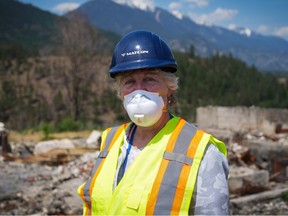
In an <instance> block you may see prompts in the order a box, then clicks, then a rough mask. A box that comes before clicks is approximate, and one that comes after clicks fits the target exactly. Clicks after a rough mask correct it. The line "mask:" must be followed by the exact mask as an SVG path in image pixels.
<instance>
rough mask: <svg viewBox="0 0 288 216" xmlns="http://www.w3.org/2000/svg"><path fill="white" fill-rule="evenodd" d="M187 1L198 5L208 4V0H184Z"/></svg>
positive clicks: (204, 5)
mask: <svg viewBox="0 0 288 216" xmlns="http://www.w3.org/2000/svg"><path fill="white" fill-rule="evenodd" d="M186 2H187V3H192V4H194V5H196V6H198V7H206V6H208V5H209V0H186Z"/></svg>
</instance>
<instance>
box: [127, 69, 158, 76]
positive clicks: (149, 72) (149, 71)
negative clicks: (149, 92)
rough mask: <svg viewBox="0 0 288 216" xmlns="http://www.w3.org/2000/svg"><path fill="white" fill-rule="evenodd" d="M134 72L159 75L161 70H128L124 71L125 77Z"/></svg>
mask: <svg viewBox="0 0 288 216" xmlns="http://www.w3.org/2000/svg"><path fill="white" fill-rule="evenodd" d="M134 74H143V75H159V74H160V72H159V71H158V70H156V69H138V70H133V71H128V72H126V73H123V77H128V76H131V75H134Z"/></svg>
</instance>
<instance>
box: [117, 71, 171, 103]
mask: <svg viewBox="0 0 288 216" xmlns="http://www.w3.org/2000/svg"><path fill="white" fill-rule="evenodd" d="M135 90H145V91H149V92H158V93H159V94H160V95H161V96H162V97H163V100H164V102H165V104H166V102H167V97H168V96H170V95H171V91H170V90H169V89H168V87H167V84H166V82H165V81H164V79H163V77H162V76H161V74H160V73H159V72H157V71H155V70H137V71H133V72H130V73H127V74H124V76H123V77H122V79H121V81H120V96H121V98H122V99H123V97H124V96H125V95H127V94H130V93H131V92H133V91H135Z"/></svg>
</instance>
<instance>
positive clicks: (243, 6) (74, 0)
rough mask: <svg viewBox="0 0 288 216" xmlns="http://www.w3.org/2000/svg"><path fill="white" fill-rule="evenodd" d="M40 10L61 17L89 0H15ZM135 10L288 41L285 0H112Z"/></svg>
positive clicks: (287, 19) (287, 17)
mask: <svg viewBox="0 0 288 216" xmlns="http://www.w3.org/2000/svg"><path fill="white" fill-rule="evenodd" d="M19 1H21V2H25V3H31V4H33V5H34V6H37V7H39V8H41V9H43V10H47V11H50V12H52V13H55V14H59V15H61V14H63V13H64V12H67V11H69V10H71V9H75V8H77V7H78V6H79V5H81V4H83V3H85V2H87V1H89V0H19ZM114 1H118V2H120V3H128V4H132V5H134V6H136V7H139V8H142V9H143V8H154V7H161V8H164V9H167V10H169V11H170V12H171V13H173V14H174V15H175V16H178V17H179V18H180V17H181V16H183V15H184V14H185V15H186V16H189V17H191V19H192V20H194V21H196V22H197V23H201V24H206V25H217V26H222V27H225V28H229V29H233V28H237V27H245V28H249V29H251V30H253V31H255V32H258V33H261V34H264V35H277V36H280V37H283V38H285V39H287V40H288V12H287V10H288V0H114Z"/></svg>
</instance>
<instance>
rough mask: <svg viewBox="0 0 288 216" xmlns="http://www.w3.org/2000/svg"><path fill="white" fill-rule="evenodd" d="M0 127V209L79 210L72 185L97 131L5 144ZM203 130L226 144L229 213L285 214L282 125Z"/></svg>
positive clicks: (85, 167) (287, 136) (287, 188)
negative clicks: (268, 130)
mask: <svg viewBox="0 0 288 216" xmlns="http://www.w3.org/2000/svg"><path fill="white" fill-rule="evenodd" d="M0 126H1V125H0ZM3 131H5V130H1V131H0V133H1V134H0V135H1V137H0V150H1V155H0V179H1V181H0V213H1V214H5V215H31V214H33V215H79V214H82V201H81V199H80V197H78V195H77V188H78V186H79V185H80V184H82V183H83V182H85V181H86V180H87V178H88V177H89V174H90V172H91V170H92V168H93V165H94V162H95V160H96V158H97V156H98V154H99V143H100V136H101V133H100V132H99V131H92V133H91V135H90V136H89V137H87V139H86V138H85V139H61V140H49V141H41V142H38V143H35V142H21V141H19V142H10V143H8V142H9V141H8V139H6V138H7V133H6V135H5V132H3ZM207 131H208V132H210V133H213V134H214V135H215V136H216V137H217V138H219V139H221V140H223V141H225V143H226V144H227V148H228V160H229V164H230V174H229V190H230V214H231V215H251V214H252V215H272V214H273V215H281V214H282V215H287V214H288V127H283V125H277V126H276V127H275V133H274V134H273V135H265V134H264V133H261V132H257V133H247V132H245V133H240V132H232V131H227V130H226V131H225V130H217V129H207ZM5 136H6V138H4V137H5Z"/></svg>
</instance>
